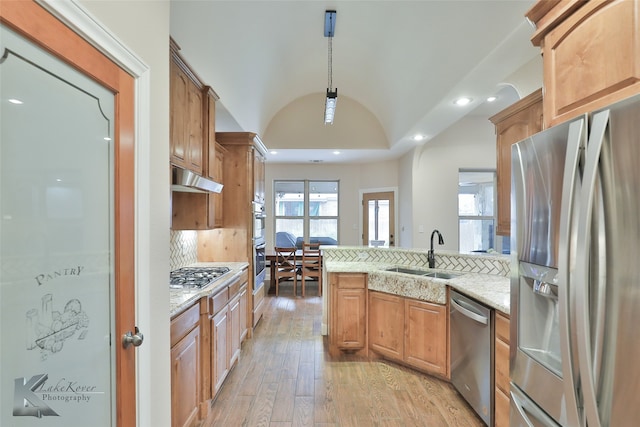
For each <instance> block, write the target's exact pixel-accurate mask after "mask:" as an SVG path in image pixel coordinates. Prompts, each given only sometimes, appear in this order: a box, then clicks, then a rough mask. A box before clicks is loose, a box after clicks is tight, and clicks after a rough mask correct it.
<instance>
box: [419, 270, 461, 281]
mask: <svg viewBox="0 0 640 427" xmlns="http://www.w3.org/2000/svg"><path fill="white" fill-rule="evenodd" d="M425 276H427V277H433V278H434V279H453V278H454V277H458V276H460V275H459V274H456V273H442V272H438V271H433V272H431V273H426V274H425Z"/></svg>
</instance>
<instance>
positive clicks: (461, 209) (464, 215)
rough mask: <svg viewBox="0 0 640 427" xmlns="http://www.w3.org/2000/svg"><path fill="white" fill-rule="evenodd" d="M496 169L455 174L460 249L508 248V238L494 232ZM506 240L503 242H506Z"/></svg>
mask: <svg viewBox="0 0 640 427" xmlns="http://www.w3.org/2000/svg"><path fill="white" fill-rule="evenodd" d="M495 178H496V173H495V171H460V172H459V174H458V236H459V242H458V245H459V251H460V252H492V251H497V252H503V251H504V250H505V249H506V251H507V252H508V251H509V248H508V239H506V242H505V239H498V238H497V236H496V234H495V223H496V218H495V211H496V210H495V203H496V199H495V194H496V191H495V188H496V185H495ZM505 243H506V244H505Z"/></svg>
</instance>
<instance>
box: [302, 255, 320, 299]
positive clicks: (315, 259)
mask: <svg viewBox="0 0 640 427" xmlns="http://www.w3.org/2000/svg"><path fill="white" fill-rule="evenodd" d="M301 270H302V296H304V293H305V280H307V279H311V280H314V279H315V280H317V281H318V295H322V254H321V252H320V244H319V243H304V244H303V246H302V263H301Z"/></svg>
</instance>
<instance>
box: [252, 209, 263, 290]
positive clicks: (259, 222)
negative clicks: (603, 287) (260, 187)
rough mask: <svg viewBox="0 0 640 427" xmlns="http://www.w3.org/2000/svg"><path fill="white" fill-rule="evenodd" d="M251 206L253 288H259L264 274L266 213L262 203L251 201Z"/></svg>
mask: <svg viewBox="0 0 640 427" xmlns="http://www.w3.org/2000/svg"><path fill="white" fill-rule="evenodd" d="M251 204H252V208H253V256H254V260H253V272H254V275H255V278H256V279H255V282H254V283H255V284H254V289H259V288H260V287H261V286H262V284H263V283H264V279H265V276H266V273H267V271H266V269H265V264H266V253H265V251H266V244H265V237H264V227H265V222H266V219H267V215H266V214H265V212H264V205H263V204H262V203H258V202H252V203H251Z"/></svg>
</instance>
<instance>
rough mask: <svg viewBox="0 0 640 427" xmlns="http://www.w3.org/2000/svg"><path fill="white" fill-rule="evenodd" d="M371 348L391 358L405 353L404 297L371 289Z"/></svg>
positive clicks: (400, 356) (397, 357)
mask: <svg viewBox="0 0 640 427" xmlns="http://www.w3.org/2000/svg"><path fill="white" fill-rule="evenodd" d="M368 332H369V348H371V349H372V350H374V351H376V352H378V353H380V354H382V355H383V356H386V357H388V358H391V359H396V360H402V359H403V354H404V349H403V347H404V299H403V298H402V297H399V296H396V295H389V294H385V293H381V292H374V291H369V331H368Z"/></svg>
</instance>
